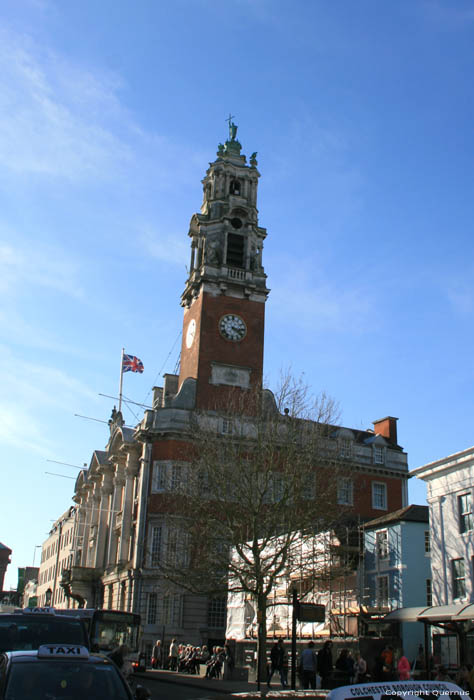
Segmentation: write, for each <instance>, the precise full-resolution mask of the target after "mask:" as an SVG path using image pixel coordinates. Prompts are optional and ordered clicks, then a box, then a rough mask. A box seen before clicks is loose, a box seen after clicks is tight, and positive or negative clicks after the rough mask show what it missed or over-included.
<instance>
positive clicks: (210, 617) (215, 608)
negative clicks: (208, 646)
mask: <svg viewBox="0 0 474 700" xmlns="http://www.w3.org/2000/svg"><path fill="white" fill-rule="evenodd" d="M226 616H227V600H226V598H224V597H217V598H211V599H210V600H209V604H208V608H207V624H208V625H209V627H211V628H213V629H216V628H224V627H225V625H226Z"/></svg>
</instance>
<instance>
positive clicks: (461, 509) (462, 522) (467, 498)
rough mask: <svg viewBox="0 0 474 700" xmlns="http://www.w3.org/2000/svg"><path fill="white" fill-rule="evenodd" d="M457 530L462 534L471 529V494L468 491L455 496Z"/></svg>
mask: <svg viewBox="0 0 474 700" xmlns="http://www.w3.org/2000/svg"><path fill="white" fill-rule="evenodd" d="M457 504H458V518H459V532H460V533H461V534H464V533H466V532H471V531H472V529H473V516H472V494H471V492H470V491H466V492H465V493H460V494H458V496H457Z"/></svg>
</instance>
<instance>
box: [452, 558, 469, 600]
mask: <svg viewBox="0 0 474 700" xmlns="http://www.w3.org/2000/svg"><path fill="white" fill-rule="evenodd" d="M451 567H452V575H453V598H454V599H456V598H464V596H465V595H466V574H465V571H464V559H452V560H451Z"/></svg>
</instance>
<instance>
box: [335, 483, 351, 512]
mask: <svg viewBox="0 0 474 700" xmlns="http://www.w3.org/2000/svg"><path fill="white" fill-rule="evenodd" d="M337 502H338V504H339V505H342V506H351V505H352V502H353V485H352V479H340V481H339V483H338V485H337Z"/></svg>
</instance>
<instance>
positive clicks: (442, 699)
mask: <svg viewBox="0 0 474 700" xmlns="http://www.w3.org/2000/svg"><path fill="white" fill-rule="evenodd" d="M405 698H406V699H407V700H413V698H418V699H419V700H469V693H468V692H467V691H466V690H462V688H460V687H459V686H457V685H455V684H454V683H445V682H444V681H393V682H389V681H387V682H386V683H357V684H354V685H344V686H342V687H341V688H334V690H331V692H330V693H329V695H328V696H327V700H357V699H359V700H405Z"/></svg>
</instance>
